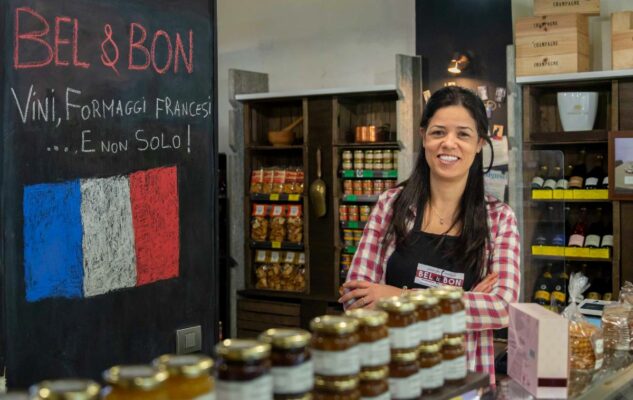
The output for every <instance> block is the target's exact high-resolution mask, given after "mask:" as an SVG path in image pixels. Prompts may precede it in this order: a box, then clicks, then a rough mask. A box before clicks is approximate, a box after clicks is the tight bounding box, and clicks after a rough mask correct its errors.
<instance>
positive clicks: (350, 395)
mask: <svg viewBox="0 0 633 400" xmlns="http://www.w3.org/2000/svg"><path fill="white" fill-rule="evenodd" d="M312 398H313V400H360V390H359V388H358V377H357V376H349V377H345V378H342V379H337V380H330V379H323V378H322V377H319V376H316V377H315V378H314V394H313V396H312Z"/></svg>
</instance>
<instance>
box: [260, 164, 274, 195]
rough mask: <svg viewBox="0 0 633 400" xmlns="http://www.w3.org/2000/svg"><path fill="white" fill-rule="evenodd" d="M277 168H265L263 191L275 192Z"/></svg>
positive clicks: (267, 192)
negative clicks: (274, 182) (274, 181)
mask: <svg viewBox="0 0 633 400" xmlns="http://www.w3.org/2000/svg"><path fill="white" fill-rule="evenodd" d="M274 175H275V170H274V169H273V168H264V179H263V184H262V193H263V194H271V193H272V192H273V179H274Z"/></svg>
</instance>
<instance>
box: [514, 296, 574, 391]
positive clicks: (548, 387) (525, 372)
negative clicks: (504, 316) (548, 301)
mask: <svg viewBox="0 0 633 400" xmlns="http://www.w3.org/2000/svg"><path fill="white" fill-rule="evenodd" d="M568 329H569V328H568V321H567V320H566V319H565V318H563V317H562V316H560V315H558V314H556V313H554V312H552V311H549V310H547V309H545V308H544V307H542V306H540V305H538V304H534V303H515V304H510V327H509V329H508V375H509V376H510V377H511V378H512V379H514V380H515V381H517V382H518V383H519V384H520V385H521V386H523V387H524V388H525V389H526V390H527V391H528V392H530V393H531V394H532V395H533V396H535V397H536V398H539V399H541V398H543V399H551V398H559V399H565V398H567V382H568V369H569V368H568V352H569V349H568V346H569V339H568V336H569V333H568Z"/></svg>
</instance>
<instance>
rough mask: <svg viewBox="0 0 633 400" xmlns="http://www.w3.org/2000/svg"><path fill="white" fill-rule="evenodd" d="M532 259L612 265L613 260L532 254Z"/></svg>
mask: <svg viewBox="0 0 633 400" xmlns="http://www.w3.org/2000/svg"><path fill="white" fill-rule="evenodd" d="M532 258H533V259H535V260H549V261H571V262H573V261H577V262H590V263H610V262H612V261H613V260H612V259H611V258H594V257H570V256H548V255H538V254H532Z"/></svg>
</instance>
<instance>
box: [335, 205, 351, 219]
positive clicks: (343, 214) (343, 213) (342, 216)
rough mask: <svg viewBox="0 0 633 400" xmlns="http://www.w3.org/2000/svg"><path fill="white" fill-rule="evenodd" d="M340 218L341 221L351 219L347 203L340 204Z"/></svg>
mask: <svg viewBox="0 0 633 400" xmlns="http://www.w3.org/2000/svg"><path fill="white" fill-rule="evenodd" d="M338 219H339V221H348V220H349V216H348V214H347V206H346V205H345V204H342V205H340V206H338Z"/></svg>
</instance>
